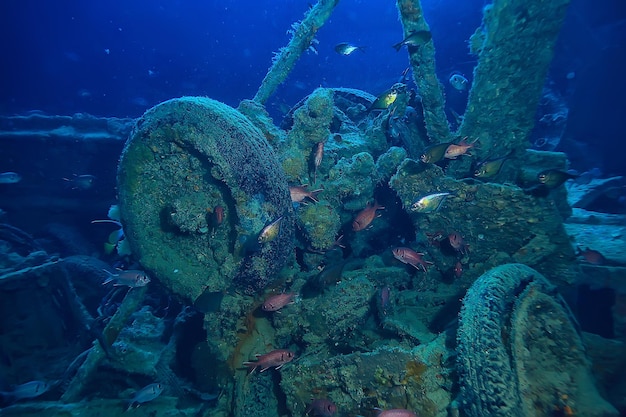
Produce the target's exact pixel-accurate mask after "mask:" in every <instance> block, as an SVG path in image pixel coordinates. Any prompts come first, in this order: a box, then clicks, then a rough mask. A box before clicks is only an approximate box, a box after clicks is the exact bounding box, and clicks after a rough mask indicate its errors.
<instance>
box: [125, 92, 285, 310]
mask: <svg viewBox="0 0 626 417" xmlns="http://www.w3.org/2000/svg"><path fill="white" fill-rule="evenodd" d="M118 187H119V199H120V210H121V214H122V223H123V225H124V231H125V233H126V238H127V239H128V241H129V243H130V245H131V248H132V250H133V254H135V255H136V256H137V258H138V260H139V262H140V263H141V264H142V266H143V267H144V268H145V269H146V270H148V271H149V273H150V274H151V276H154V277H156V278H157V279H158V280H159V281H160V282H161V283H163V284H164V285H165V286H166V287H168V288H169V289H171V290H172V291H173V292H175V293H176V294H178V295H180V296H183V297H184V298H187V299H190V300H195V299H196V298H198V297H199V296H200V295H201V294H202V293H203V292H204V291H209V292H215V291H223V290H225V289H227V288H231V287H234V288H237V289H239V290H242V291H244V292H248V293H252V292H255V291H257V290H259V289H261V288H263V287H265V285H267V284H268V283H269V281H270V280H271V279H272V277H273V276H274V275H275V273H276V272H277V271H278V270H279V269H280V268H281V267H282V266H283V265H284V264H285V262H286V261H287V259H288V257H289V256H290V254H291V252H292V250H291V249H292V247H293V209H292V207H291V202H290V198H289V190H288V187H287V181H286V179H285V176H284V173H283V170H282V168H281V166H280V164H279V162H278V160H277V158H276V156H275V154H274V152H273V150H272V148H271V147H270V146H269V144H268V143H267V141H266V139H265V136H264V135H263V133H261V132H260V131H259V130H258V129H257V128H256V127H255V126H254V125H252V123H251V122H250V121H249V120H248V119H247V118H246V117H245V116H243V115H242V114H240V113H239V112H238V111H236V110H234V109H232V108H231V107H228V106H226V105H225V104H223V103H220V102H218V101H215V100H211V99H208V98H196V97H184V98H180V99H174V100H169V101H166V102H164V103H161V104H159V105H157V106H156V107H154V108H152V109H150V110H148V111H147V112H146V114H145V115H144V116H143V117H142V118H141V119H139V120H138V122H137V125H136V126H135V129H134V131H133V132H132V134H131V137H130V139H129V140H128V142H127V144H126V146H125V149H124V152H123V154H122V158H121V160H120V164H119V168H118ZM279 217H282V218H283V220H282V222H281V229H280V232H279V233H278V236H277V237H276V239H274V240H272V241H271V242H267V243H264V244H262V245H259V244H258V243H257V236H258V234H259V232H260V231H261V230H262V229H263V227H265V226H266V225H267V224H269V223H270V222H272V221H274V220H276V219H278V218H279Z"/></svg>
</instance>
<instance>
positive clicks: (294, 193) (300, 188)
mask: <svg viewBox="0 0 626 417" xmlns="http://www.w3.org/2000/svg"><path fill="white" fill-rule="evenodd" d="M306 187H308V185H307V184H304V185H294V186H292V187H289V194H290V195H291V202H292V203H303V204H306V201H305V199H307V198H308V199H310V200H312V201H313V202H315V203H318V202H319V200H318V199H317V195H318V194H319V193H321V192H322V191H324V189H322V188H319V189H317V190H313V191H308V190H307V189H306Z"/></svg>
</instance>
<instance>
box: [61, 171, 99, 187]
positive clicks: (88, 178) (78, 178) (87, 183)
mask: <svg viewBox="0 0 626 417" xmlns="http://www.w3.org/2000/svg"><path fill="white" fill-rule="evenodd" d="M63 181H67V184H68V185H69V186H70V187H71V188H72V190H81V191H84V190H89V189H90V188H91V187H93V185H94V184H95V182H96V177H95V176H94V175H90V174H84V175H76V174H72V178H63Z"/></svg>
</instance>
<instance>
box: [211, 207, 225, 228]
mask: <svg viewBox="0 0 626 417" xmlns="http://www.w3.org/2000/svg"><path fill="white" fill-rule="evenodd" d="M213 217H214V220H215V225H216V226H219V225H220V224H222V222H223V221H224V207H222V206H215V209H214V210H213Z"/></svg>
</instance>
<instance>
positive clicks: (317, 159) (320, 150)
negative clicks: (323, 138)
mask: <svg viewBox="0 0 626 417" xmlns="http://www.w3.org/2000/svg"><path fill="white" fill-rule="evenodd" d="M323 157H324V142H318V143H317V147H316V148H315V155H314V156H313V166H314V167H315V168H314V171H313V184H315V181H316V178H317V168H318V167H319V166H320V165H321V164H322V158H323Z"/></svg>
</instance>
